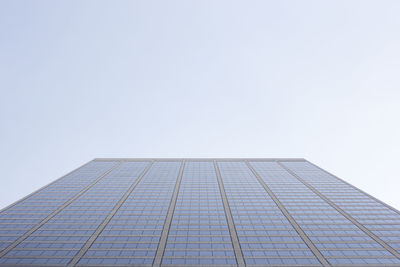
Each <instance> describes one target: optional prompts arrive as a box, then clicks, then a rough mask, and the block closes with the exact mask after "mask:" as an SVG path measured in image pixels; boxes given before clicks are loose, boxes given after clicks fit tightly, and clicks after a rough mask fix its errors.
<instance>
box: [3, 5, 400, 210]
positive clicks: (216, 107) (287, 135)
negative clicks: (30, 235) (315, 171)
mask: <svg viewBox="0 0 400 267" xmlns="http://www.w3.org/2000/svg"><path fill="white" fill-rule="evenodd" d="M399 14H400V1H349V0H345V1H231V0H230V1H222V0H218V1H215V0H213V1H204V0H202V1H187V0H183V1H148V0H146V1H98V0H96V1H80V0H79V1H52V0H51V1H29V0H26V1H14V0H10V1H1V2H0V90H1V96H0V122H1V128H0V157H1V158H0V168H1V175H0V179H1V187H0V208H2V207H5V206H6V205H8V204H11V203H12V202H14V201H16V200H18V199H19V198H21V197H23V196H25V195H27V194H28V193H31V192H32V191H34V190H36V189H38V188H39V187H41V186H43V185H45V184H47V183H49V182H51V181H53V180H54V179H56V178H58V177H60V176H62V175H63V174H65V173H67V172H69V171H71V170H72V169H74V168H76V167H78V166H80V165H82V164H83V163H85V162H87V161H89V160H91V159H93V158H95V157H303V158H306V159H308V160H310V161H311V162H313V163H316V164H317V165H319V166H320V167H322V168H324V169H326V170H328V171H331V172H333V173H334V174H336V175H338V176H339V177H341V178H343V179H344V180H346V181H348V182H350V183H352V184H353V185H355V186H357V187H359V188H361V189H363V190H365V191H366V192H368V193H370V194H372V195H373V196H375V197H377V198H379V199H381V200H383V201H385V202H387V203H388V204H390V205H392V206H394V207H396V208H397V209H400V196H399V195H400V194H399V192H400V174H399V171H398V168H399V166H400V164H399V163H400V158H399V155H398V154H399V153H398V151H399V150H400V123H399V117H400V116H399V115H400V101H399V100H400V49H399V48H400V15H399Z"/></svg>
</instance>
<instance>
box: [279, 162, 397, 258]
mask: <svg viewBox="0 0 400 267" xmlns="http://www.w3.org/2000/svg"><path fill="white" fill-rule="evenodd" d="M277 163H278V164H279V165H280V166H281V167H282V168H284V169H285V170H286V171H287V172H288V173H290V174H291V175H292V176H293V177H295V178H297V180H299V181H300V182H302V183H303V184H304V185H305V186H307V187H308V188H309V189H310V190H311V191H313V192H314V193H315V194H317V195H318V196H319V197H320V198H322V199H323V200H325V202H327V203H328V204H329V205H330V206H331V207H333V208H334V209H335V210H337V211H338V212H339V213H340V214H342V215H343V216H344V217H345V218H346V219H348V220H349V221H351V222H352V223H353V224H355V225H356V226H357V227H358V228H359V229H360V230H361V231H363V232H364V233H365V234H367V235H368V236H369V237H371V238H372V239H373V240H375V241H376V242H377V243H379V244H380V245H381V246H382V247H384V248H385V249H386V250H388V251H389V252H390V253H392V254H393V255H394V256H395V257H397V258H399V259H400V253H398V252H397V251H396V250H395V249H394V248H392V247H391V246H389V245H388V244H387V243H386V242H385V241H383V240H382V239H380V238H379V237H378V236H376V235H375V234H374V233H372V232H371V231H370V230H368V229H367V228H366V227H365V226H364V225H362V224H361V223H359V222H358V221H357V220H356V219H354V218H353V217H352V216H351V215H350V214H348V213H347V212H345V211H344V210H342V209H341V208H340V207H339V206H338V205H336V204H335V203H333V202H332V201H331V200H330V199H329V198H327V197H326V196H325V195H323V194H322V193H321V192H319V191H318V190H317V189H315V188H314V187H313V186H312V185H310V184H309V183H307V182H306V181H304V180H303V179H302V178H301V177H300V176H298V175H297V174H296V173H294V172H293V171H292V170H290V169H289V168H288V167H286V166H285V165H284V164H283V163H281V162H279V161H277Z"/></svg>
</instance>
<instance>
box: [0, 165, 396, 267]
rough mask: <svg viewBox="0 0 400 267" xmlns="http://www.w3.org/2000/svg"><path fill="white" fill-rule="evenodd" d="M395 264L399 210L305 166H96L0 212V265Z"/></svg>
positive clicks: (311, 166) (334, 177)
mask: <svg viewBox="0 0 400 267" xmlns="http://www.w3.org/2000/svg"><path fill="white" fill-rule="evenodd" d="M191 265H198V266H400V213H399V211H397V210H396V209H394V208H392V207H390V206H388V205H386V204H384V203H382V202H380V201H379V200H377V199H375V198H373V197H371V196H370V195H368V194H366V193H364V192H362V191H360V190H359V189H357V188H356V187H354V186H352V185H350V184H348V183H346V182H344V181H343V180H341V179H339V178H337V177H336V176H334V175H332V174H330V173H328V172H326V171H324V170H322V169H320V168H319V167H317V166H315V165H313V164H312V163H310V162H308V161H306V160H304V159H95V160H93V161H91V162H89V163H87V164H85V165H84V166H82V167H80V168H78V169H77V170H75V171H73V172H71V173H69V174H67V175H65V176H64V177H62V178H60V179H58V180H56V181H55V182H53V183H51V184H49V185H48V186H45V187H44V188H42V189H40V190H38V191H36V192H34V193H32V194H31V195H29V196H27V197H25V198H23V199H22V200H20V201H18V202H16V203H14V204H12V205H11V206H9V207H7V208H5V209H3V210H1V211H0V266H191Z"/></svg>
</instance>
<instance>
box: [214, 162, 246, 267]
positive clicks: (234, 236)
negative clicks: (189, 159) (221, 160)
mask: <svg viewBox="0 0 400 267" xmlns="http://www.w3.org/2000/svg"><path fill="white" fill-rule="evenodd" d="M214 167H215V172H216V173H217V179H218V185H219V190H220V192H221V197H222V202H223V204H224V209H225V215H226V219H227V221H228V226H229V232H230V234H231V239H232V244H233V248H234V251H235V256H236V261H237V263H238V266H245V262H244V258H243V253H242V250H241V248H240V243H239V238H238V236H237V233H236V229H235V224H234V223H233V218H232V213H231V209H230V208H229V203H228V200H227V198H226V193H225V189H224V184H223V182H222V179H221V173H220V171H219V167H218V164H217V161H215V160H214Z"/></svg>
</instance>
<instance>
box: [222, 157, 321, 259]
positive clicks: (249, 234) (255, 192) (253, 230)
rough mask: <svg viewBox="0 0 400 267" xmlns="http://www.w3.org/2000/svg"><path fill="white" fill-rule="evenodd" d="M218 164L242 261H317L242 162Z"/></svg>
mask: <svg viewBox="0 0 400 267" xmlns="http://www.w3.org/2000/svg"><path fill="white" fill-rule="evenodd" d="M218 166H219V171H220V174H221V180H222V182H223V185H224V189H225V193H226V198H227V201H228V203H229V207H230V210H231V213H232V219H233V223H234V225H235V229H236V232H237V236H238V239H239V244H240V248H241V250H242V253H243V258H244V260H245V263H246V265H259V266H279V265H286V266H296V265H297V266H320V265H321V263H320V262H319V260H318V259H317V258H316V257H315V256H314V254H313V252H312V251H311V250H310V249H309V248H308V246H307V244H305V242H304V241H303V239H302V238H301V237H300V236H299V234H298V233H297V232H296V230H295V229H294V228H293V226H292V225H291V223H290V222H289V221H288V219H287V218H286V217H285V215H284V214H283V213H282V211H281V210H280V209H279V207H278V206H277V205H276V203H275V202H274V201H273V199H272V198H271V197H270V196H269V195H268V194H267V192H266V191H265V189H264V188H263V187H262V185H261V184H260V183H259V182H258V180H257V178H256V177H255V176H254V174H253V173H252V172H251V170H250V169H249V168H248V167H247V165H246V164H245V162H243V161H241V162H240V161H235V162H234V161H230V162H229V161H220V162H218Z"/></svg>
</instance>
